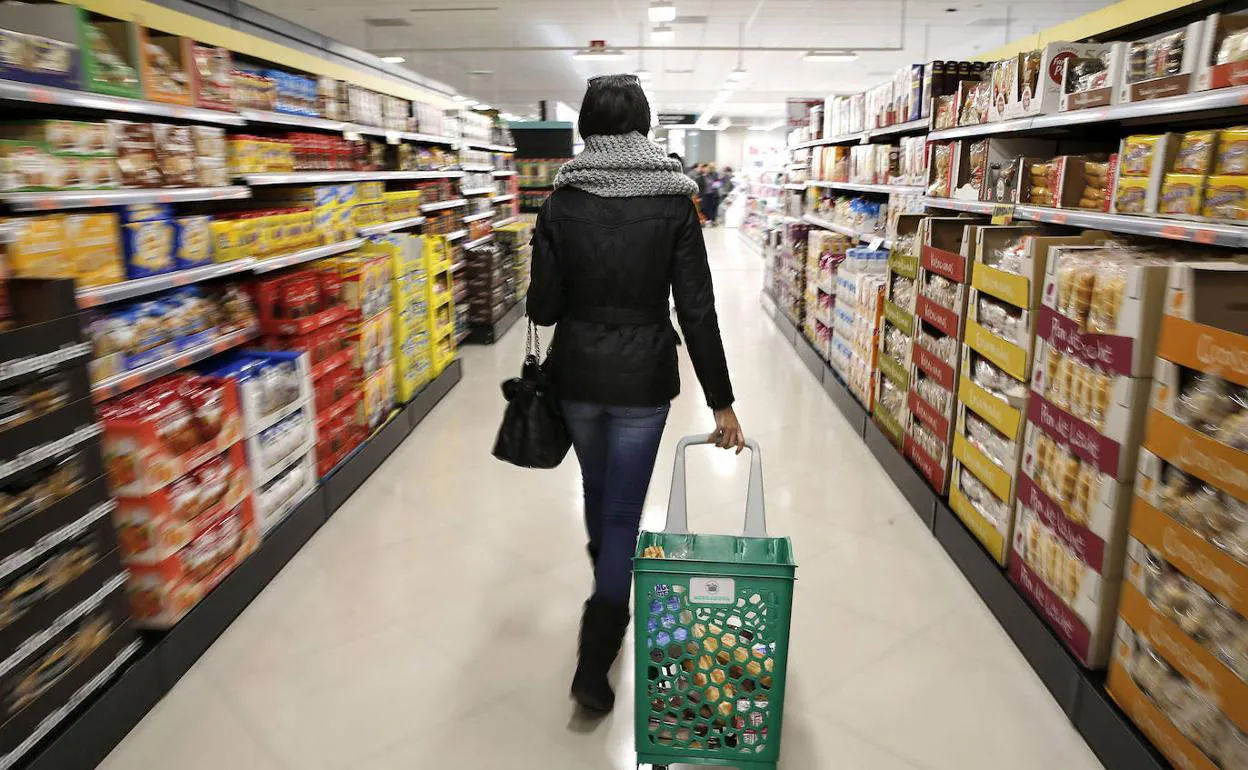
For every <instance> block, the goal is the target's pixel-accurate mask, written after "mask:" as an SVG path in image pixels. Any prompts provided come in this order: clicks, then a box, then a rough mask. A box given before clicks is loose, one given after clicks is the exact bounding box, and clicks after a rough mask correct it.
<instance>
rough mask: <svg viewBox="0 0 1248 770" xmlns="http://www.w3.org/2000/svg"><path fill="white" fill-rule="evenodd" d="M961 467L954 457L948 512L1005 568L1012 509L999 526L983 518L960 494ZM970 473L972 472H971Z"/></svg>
mask: <svg viewBox="0 0 1248 770" xmlns="http://www.w3.org/2000/svg"><path fill="white" fill-rule="evenodd" d="M962 467H963V466H962V462H961V461H960V460H959V459H958V458H957V456H956V455H955V456H954V459H953V468H952V470H951V472H950V474H949V510H951V511H953V512H954V513H955V514H957V516H958V518H959V519H961V520H962V523H963V524H965V525H966V527H967V529H969V530H970V531H971V534H973V535H974V536H975V538H976V539H977V540H979V542H980V543H981V544H982V545H983V546H984V548H985V549H987V551H988V554H989V555H990V556H992V558H993V559H994V560H995V561H996V562H997V565H998V566H1005V561H1006V556H1007V554H1008V546H1009V542H1010V537H1011V536H1012V529H1011V528H1012V526H1013V523H1014V511H1013V507H1012V506H1011V507H1010V508H1009V509H1008V510H1009V514H1008V515H1007V516H1006V518H1005V520H1004V521H1002V522H1001V523H999V524H998V523H996V522H993V521H991V520H990V519H988V518H987V517H985V516H984V515H983V514H982V513H980V512H979V510H978V509H977V508H975V506H974V505H973V504H972V503H971V501H970V499H969V498H967V497H966V496H965V495H964V494H963V493H962V489H961V484H960V482H959V478H960V475H961V471H962ZM972 473H974V472H973V471H972ZM976 478H978V474H976ZM981 481H982V479H981Z"/></svg>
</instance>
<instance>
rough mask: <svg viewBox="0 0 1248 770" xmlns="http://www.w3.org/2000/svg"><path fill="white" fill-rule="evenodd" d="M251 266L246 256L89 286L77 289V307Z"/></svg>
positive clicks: (207, 278)
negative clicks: (103, 284)
mask: <svg viewBox="0 0 1248 770" xmlns="http://www.w3.org/2000/svg"><path fill="white" fill-rule="evenodd" d="M255 264H256V260H254V259H251V258H250V257H248V258H246V259H236V260H233V261H232V262H221V263H218V264H213V265H204V266H203V267H195V268H191V269H190V270H178V271H176V272H173V273H165V274H164V275H154V276H151V277H150V278H138V279H135V280H133V281H122V282H121V283H113V284H109V285H107V286H92V287H90V288H86V289H79V290H78V307H79V308H82V309H86V308H89V307H98V306H99V305H107V304H108V303H110V302H120V301H121V300H125V299H133V298H134V297H142V296H144V295H147V294H154V293H155V292H158V291H164V290H166V289H173V288H177V287H178V286H186V285H188V284H192V283H199V282H200V281H209V280H212V279H213V278H221V277H223V276H227V275H234V274H236V273H243V272H250V271H251V270H252V268H253V267H255Z"/></svg>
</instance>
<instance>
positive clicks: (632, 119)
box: [528, 75, 745, 713]
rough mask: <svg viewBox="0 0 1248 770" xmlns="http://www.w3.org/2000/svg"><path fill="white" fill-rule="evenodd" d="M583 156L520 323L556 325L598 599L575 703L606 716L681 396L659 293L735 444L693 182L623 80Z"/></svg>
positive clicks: (590, 123)
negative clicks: (655, 476) (643, 528)
mask: <svg viewBox="0 0 1248 770" xmlns="http://www.w3.org/2000/svg"><path fill="white" fill-rule="evenodd" d="M578 127H579V129H580V132H581V137H582V138H583V139H584V141H585V150H584V152H582V153H581V154H580V155H578V156H577V157H575V158H573V159H572V160H571V161H569V162H568V163H567V164H565V165H564V166H563V168H562V169H561V170H560V172H559V175H558V176H557V177H556V178H555V191H554V193H552V194H551V196H550V197H549V198H548V199H547V200H546V203H545V204H544V205H543V206H542V210H541V212H540V213H539V214H538V217H537V226H536V230H535V232H534V235H533V268H532V285H531V286H530V288H529V300H528V312H529V317H530V318H531V319H532V320H533V322H534V323H536V324H539V325H541V326H551V325H554V324H558V325H559V328H558V329H557V330H556V332H555V338H554V346H553V351H552V353H551V356H550V359H549V361H548V364H549V370H550V373H551V377H552V381H553V383H554V388H555V391H556V393H557V394H558V396H559V398H560V401H561V403H562V407H563V415H564V419H565V421H566V422H567V426H568V433H569V434H570V435H571V437H572V446H573V448H574V450H575V451H576V457H577V460H578V461H579V462H580V464H581V476H582V479H583V484H584V490H585V528H586V530H587V533H588V539H589V557H590V561H591V562H592V563H593V567H594V591H593V594H592V596H590V598H589V601H587V602H586V603H585V609H584V614H583V615H582V617H581V638H580V648H579V652H578V660H577V665H576V674H575V676H574V677H573V680H572V697H573V698H574V699H575V700H576V701H577V702H578V703H579V704H581V705H582V706H584V707H585V708H587V709H590V710H593V711H598V712H604V713H605V712H608V711H610V710H611V708H612V707H613V706H614V703H615V694H614V692H612V690H611V685H610V684H609V683H608V681H607V674H608V672H609V671H610V670H611V666H612V664H613V663H614V662H615V657H616V655H617V654H618V653H619V650H620V643H621V641H622V640H623V638H624V632H625V631H626V630H627V628H628V619H629V614H628V598H629V593H630V590H631V588H632V578H631V575H632V557H633V551H634V549H635V548H636V546H637V529H638V525H639V522H640V520H641V509H642V504H643V503H644V502H645V496H646V488H647V487H648V486H649V484H650V475H651V474H652V473H653V472H654V460H655V455H656V454H657V453H658V450H659V440H660V439H661V438H662V436H663V428H664V426H665V425H666V423H667V413H668V408H669V406H670V403H671V400H672V399H673V398H674V397H675V396H676V394H677V393H678V392H679V391H680V379H679V374H678V368H677V358H676V346H677V345H678V344H679V342H678V339H677V336H676V330H675V329H673V328H672V322H671V311H670V310H669V308H668V304H667V302H668V296H669V294H670V295H671V296H673V297H674V298H675V301H676V315H677V317H678V319H679V320H680V326H681V329H682V330H683V331H684V333H685V339H686V341H688V343H689V356H690V358H691V359H692V360H693V367H694V371H695V372H696V373H697V376H698V380H699V381H700V382H701V383H702V390H703V391H704V393H705V394H706V401H707V405H708V406H710V408H711V409H712V411H713V413H714V416H715V433H713V434H712V439H713V440H714V442H715V444H716V445H717V446H719V447H721V448H724V449H728V448H734V447H735V448H736V450H737V452H740V451H741V449H742V448H743V447H744V446H745V437H744V435H743V434H742V432H741V425H740V424H739V423H738V422H737V417H736V415H735V413H734V412H733V410H732V403H733V395H732V383H731V382H730V381H729V379H728V363H727V361H726V360H725V358H724V345H723V341H722V340H721V339H720V335H719V320H718V318H717V316H716V314H715V295H714V291H713V289H712V287H711V270H710V266H709V265H708V264H707V260H706V246H705V244H704V243H703V241H702V229H701V226H700V225H699V224H698V213H697V211H696V210H695V209H694V206H693V200H692V196H693V194H694V193H695V192H697V186H696V185H695V184H694V182H693V180H691V179H689V177H687V176H685V175H684V174H683V173H681V170H680V166H679V164H677V163H676V162H673V161H672V160H671V159H669V158H668V157H667V156H666V155H664V153H663V150H662V149H661V148H660V147H659V146H658V145H656V144H654V143H653V142H651V141H649V140H648V139H647V138H646V133H647V132H648V131H649V130H650V105H649V104H648V103H647V102H646V97H645V94H644V93H643V92H642V89H641V83H640V82H639V81H638V80H637V78H636V77H634V76H632V75H608V76H605V77H597V78H593V79H591V80H590V81H589V89H588V90H587V91H586V92H585V100H584V102H583V104H582V106H581V115H580V122H579V126H578Z"/></svg>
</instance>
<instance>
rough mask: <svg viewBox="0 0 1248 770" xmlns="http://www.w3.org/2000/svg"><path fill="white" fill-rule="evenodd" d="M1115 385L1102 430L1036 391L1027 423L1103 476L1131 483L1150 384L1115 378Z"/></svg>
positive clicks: (1128, 378) (1148, 382)
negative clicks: (1036, 427) (1038, 428)
mask: <svg viewBox="0 0 1248 770" xmlns="http://www.w3.org/2000/svg"><path fill="white" fill-rule="evenodd" d="M1111 383H1112V387H1111V390H1110V393H1109V398H1108V403H1107V407H1106V410H1105V423H1104V426H1103V427H1102V428H1101V429H1099V430H1098V429H1097V428H1096V426H1094V425H1091V424H1089V423H1088V422H1086V421H1084V420H1082V419H1080V418H1078V417H1076V416H1075V415H1073V414H1071V413H1070V412H1069V411H1067V410H1065V409H1063V408H1061V407H1060V406H1058V405H1056V404H1054V403H1053V402H1052V401H1050V400H1048V399H1047V398H1045V397H1044V396H1041V395H1040V394H1039V393H1037V392H1036V391H1034V390H1033V391H1032V393H1031V398H1030V399H1029V403H1028V405H1027V421H1028V422H1029V423H1032V424H1034V425H1037V426H1039V427H1040V428H1041V429H1042V430H1044V432H1045V433H1047V434H1049V436H1050V437H1052V438H1053V440H1054V441H1056V442H1057V443H1058V444H1061V445H1062V446H1064V447H1065V448H1066V450H1067V451H1068V452H1070V453H1071V454H1073V455H1075V456H1076V457H1078V458H1079V459H1080V460H1083V461H1084V462H1085V463H1090V464H1091V465H1093V466H1094V467H1096V469H1097V470H1099V471H1100V472H1101V473H1104V474H1107V475H1109V476H1111V477H1113V478H1115V479H1118V480H1121V481H1130V480H1131V478H1132V477H1133V476H1134V475H1135V466H1136V457H1137V456H1138V450H1139V446H1140V440H1141V439H1142V438H1143V435H1144V420H1142V419H1140V417H1141V415H1143V414H1144V412H1145V410H1146V408H1147V404H1148V398H1149V385H1150V381H1149V380H1141V379H1135V378H1131V377H1115V378H1114V379H1113V380H1111Z"/></svg>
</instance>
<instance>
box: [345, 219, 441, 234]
mask: <svg viewBox="0 0 1248 770" xmlns="http://www.w3.org/2000/svg"><path fill="white" fill-rule="evenodd" d="M425 221H426V220H425V217H408V218H407V219H396V220H395V221H393V222H385V223H383V224H380V225H369V226H368V227H361V228H360V235H364V236H368V235H384V234H385V233H393V232H395V231H398V230H407V229H409V228H412V227H420V226H421V225H423V224H424V223H425Z"/></svg>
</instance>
